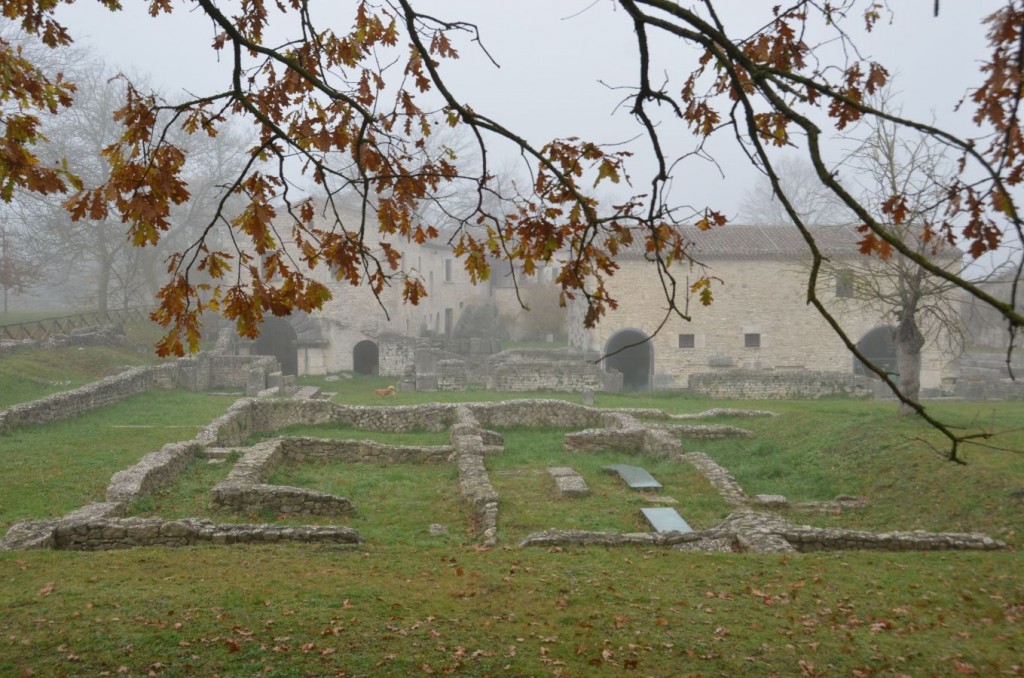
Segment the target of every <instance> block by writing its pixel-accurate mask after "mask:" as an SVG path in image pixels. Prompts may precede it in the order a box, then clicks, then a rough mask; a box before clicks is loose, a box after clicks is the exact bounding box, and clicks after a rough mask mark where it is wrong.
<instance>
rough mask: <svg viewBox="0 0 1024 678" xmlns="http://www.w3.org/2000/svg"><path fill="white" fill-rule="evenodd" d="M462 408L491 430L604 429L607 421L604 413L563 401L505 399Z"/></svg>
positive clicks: (467, 404)
mask: <svg viewBox="0 0 1024 678" xmlns="http://www.w3.org/2000/svg"><path fill="white" fill-rule="evenodd" d="M465 407H467V408H468V409H469V410H470V412H472V413H473V416H474V417H476V418H477V419H478V420H479V421H480V423H481V424H482V425H484V426H488V427H492V428H515V427H519V426H538V427H539V426H544V427H553V428H584V427H588V426H604V425H606V424H607V421H608V415H607V413H605V412H603V411H602V410H598V409H595V408H592V407H584V406H583V405H576V404H574V403H570V402H566V401H564V400H547V399H532V400H506V401H504V402H498V403H466V404H465Z"/></svg>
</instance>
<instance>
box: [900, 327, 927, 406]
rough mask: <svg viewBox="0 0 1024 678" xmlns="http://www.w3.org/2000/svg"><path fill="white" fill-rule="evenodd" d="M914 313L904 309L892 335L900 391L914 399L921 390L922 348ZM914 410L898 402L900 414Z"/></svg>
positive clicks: (921, 336) (922, 339)
mask: <svg viewBox="0 0 1024 678" xmlns="http://www.w3.org/2000/svg"><path fill="white" fill-rule="evenodd" d="M915 315H916V314H915V313H913V312H906V311H905V312H904V314H903V316H902V317H901V318H900V322H899V324H898V325H897V326H896V332H895V336H894V337H893V341H894V343H895V344H896V369H897V370H898V371H899V384H900V391H901V392H902V393H903V395H904V396H905V397H907V398H909V399H911V400H914V401H916V400H917V399H918V395H919V394H920V392H921V349H922V348H924V335H923V334H921V329H920V328H919V327H918V326H917V319H916V317H915ZM914 412H915V410H914V408H912V407H910V406H909V405H907V404H906V403H903V402H901V403H900V409H899V414H900V416H903V415H907V414H913V413H914Z"/></svg>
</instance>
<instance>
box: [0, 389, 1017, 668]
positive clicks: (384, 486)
mask: <svg viewBox="0 0 1024 678" xmlns="http://www.w3.org/2000/svg"><path fill="white" fill-rule="evenodd" d="M386 383H388V382H387V381H386V380H382V379H353V380H347V381H345V382H334V383H325V384H323V385H324V386H325V388H326V389H327V390H332V391H338V392H339V394H338V396H336V397H335V400H336V401H337V402H352V403H358V404H377V403H380V401H379V400H377V399H375V398H374V396H373V388H379V387H380V386H381V385H384V384H386ZM439 396H440V397H444V398H445V399H452V400H455V399H457V400H462V401H471V400H484V399H487V400H496V399H501V398H503V397H505V396H504V395H503V394H487V393H480V392H465V393H459V394H451V398H449V394H402V393H400V394H398V396H397V397H396V398H394V399H389V400H388V401H387V403H388V404H393V403H394V404H412V403H414V402H426V401H430V400H436V399H437V398H438V397H439ZM543 397H554V396H552V394H543ZM565 397H567V398H569V399H571V400H574V401H578V398H577V396H565ZM230 402H231V401H230V399H228V398H218V397H215V396H210V395H202V394H187V393H178V392H170V393H166V392H157V393H150V394H146V395H144V396H139V397H137V398H133V399H131V400H128V401H125V402H123V403H121V404H118V405H116V406H113V407H111V408H107V409H105V410H103V411H101V412H96V413H92V414H89V415H85V416H82V417H80V418H77V419H74V420H71V421H67V422H60V423H55V424H49V425H46V426H42V427H38V428H36V429H25V430H21V431H16V432H14V433H13V434H9V435H5V436H2V437H0V525H3V526H6V525H8V524H9V523H10V522H11V521H13V520H15V519H21V518H23V517H42V516H48V515H59V514H60V513H62V512H64V511H66V510H69V509H71V508H75V507H77V506H79V505H81V504H82V503H84V502H85V501H89V500H92V499H96V498H98V496H97V495H98V494H99V493H102V489H103V488H104V487H105V485H106V483H107V481H108V480H109V477H110V475H111V474H112V473H113V472H114V471H116V470H118V469H120V468H123V467H125V466H127V465H129V464H130V463H133V462H134V461H135V460H136V459H138V458H139V457H141V456H142V454H145V453H146V452H149V451H151V450H154V449H157V448H158V447H159V445H160V444H162V442H166V441H169V440H180V439H186V438H189V437H191V436H192V435H193V434H194V432H195V427H198V426H199V425H201V424H205V423H207V422H208V421H209V420H210V419H212V418H213V417H214V416H216V415H217V414H219V413H220V412H221V411H223V409H224V408H225V407H227V405H228V404H229V403H230ZM597 404H598V406H604V407H630V406H632V407H658V408H663V409H666V410H668V411H671V412H696V411H700V410H703V409H706V408H707V407H712V406H741V407H758V408H763V409H771V410H774V411H776V412H779V413H780V415H781V416H779V417H776V418H763V419H734V420H730V419H725V420H721V423H732V424H736V425H739V426H743V427H745V428H749V429H751V430H753V431H754V432H755V434H756V435H755V436H754V437H753V438H750V439H735V440H722V441H684V443H683V444H684V448H685V449H687V450H701V451H704V452H706V453H707V454H709V455H710V456H712V457H713V458H714V459H716V460H717V461H718V462H719V463H721V464H723V465H724V466H726V467H727V468H728V469H729V470H730V471H732V472H733V474H734V475H735V476H736V478H737V480H738V481H739V482H740V484H741V485H742V486H743V487H744V488H745V489H746V490H747V492H748V493H750V494H755V493H768V494H784V495H786V496H788V497H789V498H790V499H791V500H793V501H806V500H822V499H831V498H833V497H834V496H835V495H837V494H855V495H861V496H864V497H865V498H866V499H867V500H868V502H869V505H868V506H867V507H866V508H863V509H857V510H847V511H844V512H842V513H841V514H839V515H832V514H824V515H821V514H805V513H797V512H795V511H791V512H789V517H790V518H791V519H792V520H794V521H796V522H810V523H815V524H822V525H834V526H839V527H857V528H860V527H863V528H869V529H879V530H890V529H929V530H931V529H934V530H971V531H983V532H988V533H990V534H992V535H994V536H997V537H999V538H1002V539H1004V540H1006V541H1007V542H1009V543H1010V544H1011V546H1012V547H1013V549H1012V550H1009V551H1003V552H990V553H956V552H939V553H912V552H908V553H872V552H843V553H824V554H793V555H787V556H771V555H756V554H701V553H680V552H674V551H670V550H659V549H643V548H622V549H603V548H554V549H528V550H520V549H518V548H516V547H515V546H514V544H515V541H516V540H517V539H519V538H521V537H522V536H525V535H526V534H527V533H529V532H532V531H534V530H537V529H544V528H547V527H580V528H587V529H615V530H632V529H640V528H641V527H642V526H641V524H640V517H639V514H638V512H637V509H638V507H639V505H640V503H641V499H640V497H639V496H638V495H637V494H635V493H632V492H629V491H627V490H626V489H625V487H624V486H623V485H621V484H620V483H619V481H617V480H616V479H614V478H613V477H612V476H610V475H607V474H605V473H604V472H603V471H602V470H601V466H603V465H605V464H608V463H615V462H627V463H628V462H629V461H630V460H631V459H633V458H632V457H629V456H628V455H624V454H622V455H620V454H616V453H602V454H578V453H576V454H569V453H565V452H563V451H562V449H561V441H562V435H563V434H564V431H561V430H556V429H539V430H529V429H507V430H504V431H502V433H503V434H504V435H505V438H506V451H505V452H504V453H501V454H496V455H493V456H489V457H488V458H487V465H488V468H489V471H490V475H491V480H492V482H493V483H494V485H495V487H496V489H497V490H498V492H499V494H500V496H501V508H500V514H499V538H500V540H501V543H500V545H499V546H498V547H497V548H493V549H490V550H486V549H481V548H479V547H478V546H477V544H476V540H475V537H473V534H472V529H471V524H470V518H469V514H468V511H467V507H466V506H465V505H464V504H463V502H462V500H461V499H460V498H459V497H458V484H457V475H456V472H455V470H454V468H453V467H452V466H451V465H434V466H428V465H395V466H376V465H369V464H367V465H362V464H358V465H357V464H335V463H326V464H318V465H307V466H291V465H286V466H284V467H281V468H279V469H278V470H277V471H276V472H275V475H274V476H273V477H272V478H271V482H280V483H288V484H294V485H300V486H303V487H310V488H313V489H318V490H321V491H326V492H332V493H336V494H341V495H344V496H350V497H351V498H352V499H353V501H354V503H355V505H356V507H357V513H356V514H355V515H354V516H351V517H348V518H346V519H344V520H342V521H332V522H342V523H344V524H348V525H351V526H353V527H356V528H357V529H359V530H360V532H361V533H363V535H364V536H365V537H366V538H367V543H366V544H365V545H363V546H361V547H359V548H339V547H320V546H301V545H274V546H261V547H220V548H217V547H197V548H187V549H160V548H151V549H137V550H132V551H119V552H101V553H75V552H44V551H39V552H10V553H0V609H2V610H3V611H4V616H3V622H2V623H0V675H5V676H6V675H12V676H21V675H37V676H43V675H47V676H48V675H150V674H152V675H162V676H191V675H215V674H216V675H228V676H249V675H268V676H309V675H313V676H320V675H331V676H380V675H394V676H405V675H410V674H415V675H439V674H446V673H453V674H456V675H466V676H485V675H492V676H505V675H518V676H536V675H561V676H592V675H607V676H613V675H614V676H618V675H622V674H624V673H625V674H628V675H637V676H680V675H700V676H739V675H751V676H761V675H764V676H767V675H772V674H775V675H780V676H832V675H841V676H875V675H879V676H883V675H892V676H898V675H909V676H918V675H1017V674H1019V673H1021V672H1022V671H1024V668H1022V667H1024V661H1022V660H1021V657H1024V562H1022V560H1021V557H1020V554H1019V547H1020V545H1021V535H1022V534H1024V502H1022V501H1021V500H1018V499H1013V498H1011V496H1010V493H1011V492H1012V491H1014V490H1016V489H1019V488H1022V487H1024V453H1022V452H1021V450H1024V434H1022V433H1021V432H1020V431H1019V430H1017V429H1019V427H1020V422H1021V421H1024V403H953V402H950V403H935V404H932V405H931V407H933V408H934V409H935V411H936V412H939V413H941V414H943V415H944V416H945V417H946V418H947V419H949V420H950V421H953V422H955V423H958V424H965V425H971V426H973V427H975V428H983V429H988V430H992V431H999V432H1000V435H999V436H997V437H994V438H992V439H989V440H986V441H985V443H986V444H987V445H990V447H981V446H972V447H969V448H967V449H965V450H964V452H963V456H964V458H965V459H966V460H967V461H968V465H967V466H958V465H954V464H951V463H949V462H946V461H943V460H942V458H941V457H940V456H939V454H937V453H936V452H935V451H934V450H933V449H932V447H931V446H934V445H937V444H938V443H939V442H941V441H940V438H939V437H938V436H936V435H935V434H934V432H932V431H931V430H930V429H928V428H927V427H925V426H923V425H921V424H920V423H919V422H917V421H914V420H912V419H903V420H900V419H896V418H895V417H894V416H893V413H894V410H895V405H893V404H890V403H879V402H860V401H847V400H828V401H817V402H795V401H790V402H770V403H769V402H761V403H736V402H731V403H722V402H712V401H707V400H702V399H693V398H680V397H670V396H667V395H662V394H652V395H647V396H625V395H624V396H604V395H600V394H599V395H598V396H597ZM125 424H146V425H156V426H181V425H185V426H189V428H185V429H174V428H138V429H124V428H114V426H115V425H125ZM291 433H293V434H301V435H315V436H321V437H329V436H335V437H350V436H352V437H369V438H371V439H375V440H380V441H381V442H395V443H409V444H443V443H444V442H446V439H447V434H434V433H412V434H402V437H401V438H396V437H395V436H393V435H390V434H389V435H384V434H377V433H372V434H367V433H366V432H359V431H351V430H346V429H334V430H332V429H330V428H329V427H296V428H295V429H294V430H293V431H291ZM993 446H994V447H993ZM997 448H998V449H997ZM638 463H639V464H641V465H643V466H644V467H645V468H647V469H648V470H650V471H651V472H652V473H653V474H654V475H655V477H657V478H658V479H659V480H660V481H661V482H662V483H663V484H664V485H665V488H664V489H663V490H662V491H661V492H660V494H662V495H669V496H672V497H674V498H675V499H676V500H677V501H678V502H679V503H678V505H677V509H678V510H679V512H680V513H681V514H682V515H683V516H684V517H685V518H686V519H687V520H688V521H689V522H690V523H691V525H693V526H694V527H696V528H701V527H707V526H710V525H713V524H715V523H716V522H717V521H718V520H719V519H720V518H721V517H722V516H724V515H725V514H726V513H728V508H727V507H726V506H725V504H724V503H723V502H722V501H721V500H720V499H719V498H718V497H717V495H716V494H715V493H714V492H712V491H711V490H710V488H709V487H708V486H707V484H706V482H705V481H704V480H703V479H702V478H701V477H700V476H699V475H697V474H696V473H694V472H693V471H692V470H691V469H690V468H689V467H688V466H685V465H676V464H671V463H668V462H661V461H656V460H648V459H642V460H639V462H638ZM554 465H559V466H562V465H565V466H572V467H574V468H576V469H577V471H579V472H580V473H581V474H582V475H583V476H584V478H585V479H586V481H587V483H588V484H589V485H590V486H591V489H592V491H593V496H591V497H589V498H586V499H579V500H562V499H559V498H558V497H557V496H555V494H554V489H553V487H554V483H553V481H552V480H551V479H550V477H548V476H547V473H546V471H545V468H546V467H547V466H554ZM227 472H228V467H227V466H209V465H207V464H205V463H198V464H196V465H194V466H193V467H192V468H191V469H190V470H189V472H188V473H186V474H185V476H184V477H183V479H182V480H181V481H179V482H178V483H177V484H176V485H175V486H174V488H172V489H170V490H168V491H167V492H163V493H160V494H158V495H156V496H154V497H152V498H150V499H148V500H146V501H145V502H140V504H139V505H138V506H136V507H135V508H136V512H137V513H139V514H153V515H163V516H169V517H175V516H187V515H199V516H206V517H210V518H211V519H215V520H225V521H227V520H249V519H250V518H255V519H258V520H267V519H269V520H273V519H274V518H275V516H251V517H250V516H230V515H228V516H224V515H212V514H210V513H208V511H207V509H206V501H207V496H206V492H207V491H208V489H209V487H212V485H213V484H215V483H216V482H218V481H219V479H220V478H223V476H224V475H225V474H226V473H227ZM300 522H306V521H300ZM435 522H436V523H442V524H445V525H446V526H447V527H448V528H449V532H448V533H447V534H444V535H440V536H432V535H429V534H428V533H427V531H426V527H427V525H429V524H430V523H435Z"/></svg>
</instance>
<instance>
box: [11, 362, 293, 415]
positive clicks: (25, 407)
mask: <svg viewBox="0 0 1024 678" xmlns="http://www.w3.org/2000/svg"><path fill="white" fill-rule="evenodd" d="M276 365H277V361H276V360H274V359H273V358H268V357H266V356H256V357H248V356H223V355H211V354H199V355H198V356H194V357H191V358H182V359H180V360H176V361H174V362H169V363H163V364H160V365H146V366H140V367H131V368H128V369H126V370H125V371H123V372H121V373H120V374H115V375H112V376H110V377H106V378H105V379H100V380H99V381H95V382H93V383H91V384H86V385H85V386H82V387H81V388H76V389H74V390H71V391H65V392H63V393H54V394H53V395H50V396H46V397H45V398H40V399H39V400H33V401H32V402H28V403H21V404H19V405H13V406H11V407H9V408H7V409H5V410H2V411H0V434H3V433H5V432H7V431H9V430H11V429H13V428H16V427H20V426H33V425H38V424H45V423H47V422H51V421H59V420H62V419H70V418H72V417H76V416H78V415H80V414H84V413H85V412H89V411H91V410H95V409H98V408H100V407H104V406H106V405H110V404H112V403H115V402H118V401H120V400H124V399H125V398H128V397H131V396H133V395H138V394H140V393H144V392H146V391H149V390H152V389H156V388H164V389H171V388H174V387H175V386H177V387H180V388H185V389H188V390H192V391H203V390H207V389H209V388H221V387H224V388H245V387H246V382H247V380H248V379H249V378H250V377H251V375H250V372H251V371H252V370H253V369H254V366H255V369H257V370H258V371H259V372H260V373H262V374H263V375H264V382H265V375H266V373H267V372H268V371H269V370H273V369H276Z"/></svg>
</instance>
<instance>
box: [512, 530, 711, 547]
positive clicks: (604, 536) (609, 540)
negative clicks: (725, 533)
mask: <svg viewBox="0 0 1024 678" xmlns="http://www.w3.org/2000/svg"><path fill="white" fill-rule="evenodd" d="M698 539H701V535H700V534H699V533H697V532H688V533H681V532H664V533H661V532H629V533H624V534H623V533H617V532H589V531H587V530H557V529H551V530H544V531H542V532H535V533H533V534H531V535H529V536H528V537H526V539H523V540H522V541H521V542H519V546H521V547H526V546H674V545H675V544H682V543H684V542H692V541H697V540H698Z"/></svg>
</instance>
